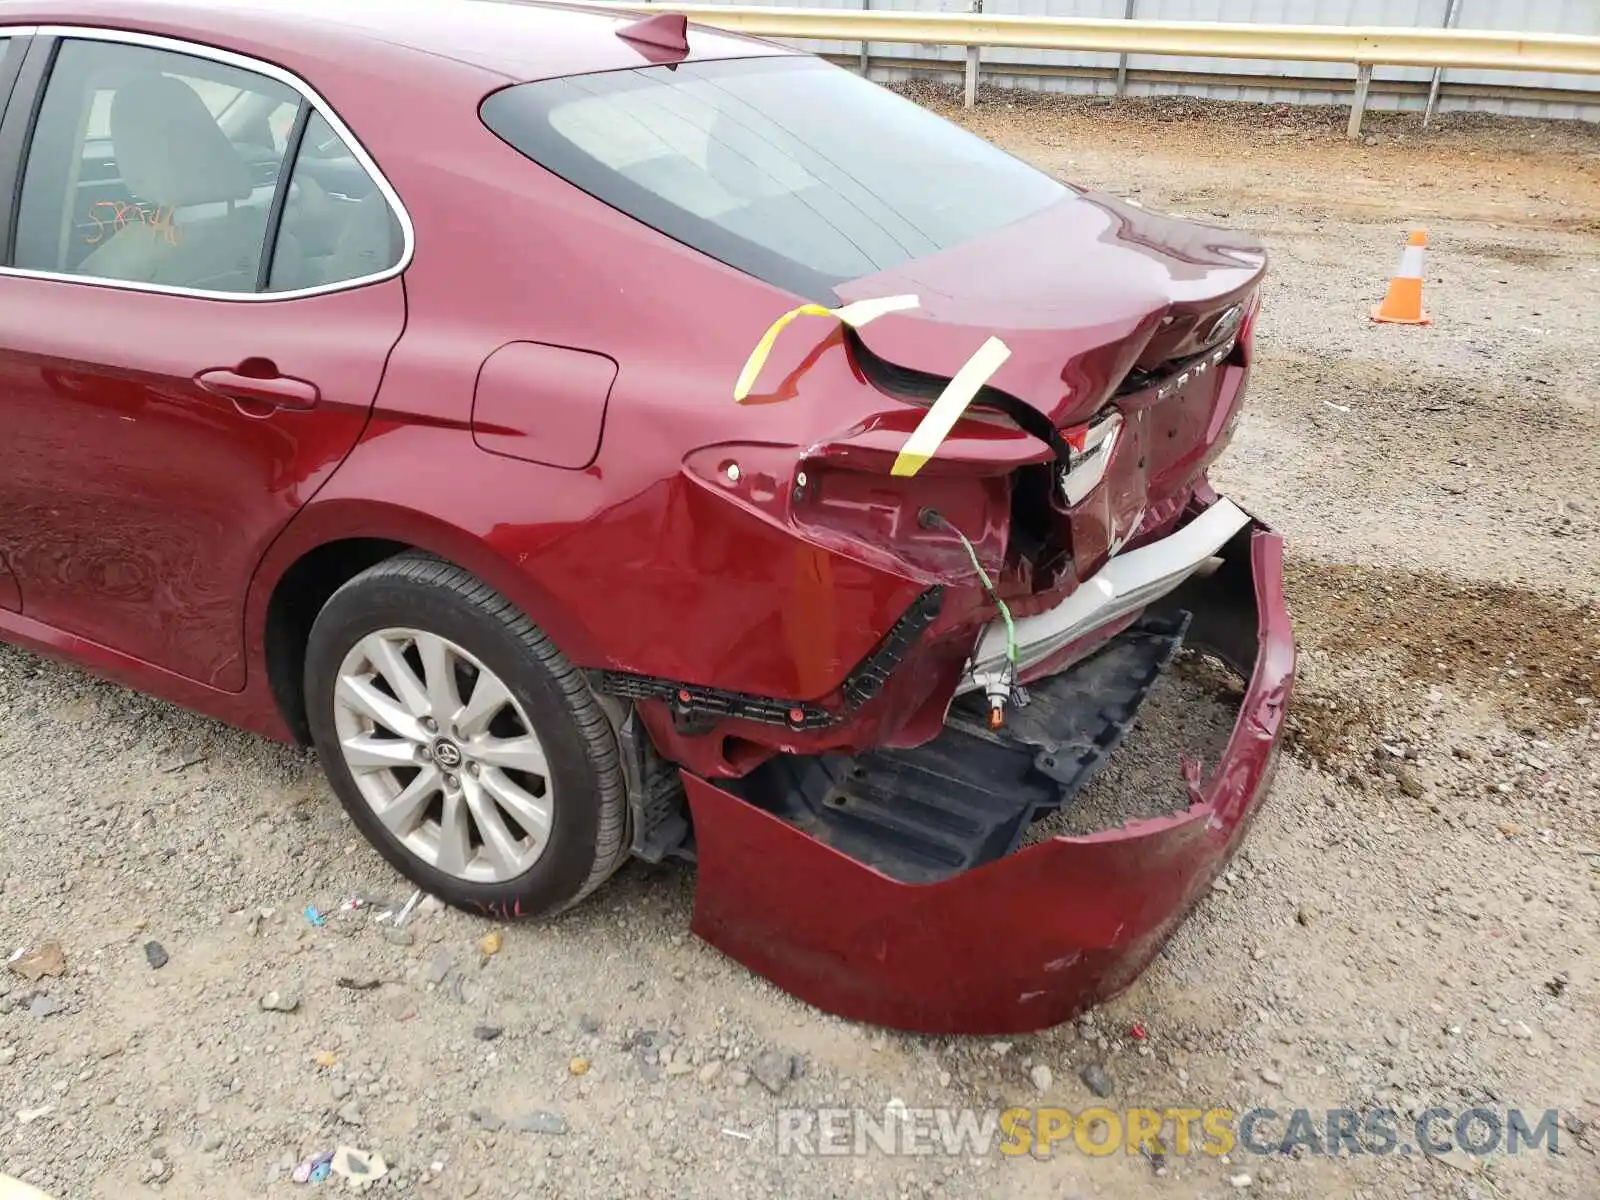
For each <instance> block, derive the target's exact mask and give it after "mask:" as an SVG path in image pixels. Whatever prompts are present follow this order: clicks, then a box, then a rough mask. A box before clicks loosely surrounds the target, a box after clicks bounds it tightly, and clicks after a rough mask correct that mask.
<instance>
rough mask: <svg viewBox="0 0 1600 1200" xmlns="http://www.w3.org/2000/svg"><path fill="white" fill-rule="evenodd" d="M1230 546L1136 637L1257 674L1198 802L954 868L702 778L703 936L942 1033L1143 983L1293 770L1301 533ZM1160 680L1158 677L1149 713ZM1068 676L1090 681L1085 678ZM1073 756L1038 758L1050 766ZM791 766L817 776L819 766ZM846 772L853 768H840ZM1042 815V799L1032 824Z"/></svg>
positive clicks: (824, 992)
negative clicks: (1290, 577) (1280, 757)
mask: <svg viewBox="0 0 1600 1200" xmlns="http://www.w3.org/2000/svg"><path fill="white" fill-rule="evenodd" d="M1220 554H1221V557H1222V559H1223V563H1222V566H1221V567H1220V568H1219V569H1218V570H1217V571H1216V572H1215V573H1213V574H1211V575H1209V576H1207V577H1206V578H1204V579H1201V578H1199V577H1198V576H1197V577H1194V578H1191V579H1189V580H1188V581H1187V582H1185V583H1183V584H1182V585H1181V586H1179V587H1177V588H1176V590H1173V591H1171V592H1170V593H1168V594H1167V595H1166V596H1165V597H1163V598H1162V599H1161V600H1160V601H1159V605H1160V612H1159V613H1157V612H1156V610H1155V607H1154V606H1153V607H1152V609H1151V610H1148V611H1147V618H1152V619H1154V620H1156V622H1157V624H1156V625H1155V626H1148V627H1147V628H1146V629H1145V631H1144V632H1141V633H1138V634H1132V635H1129V636H1131V637H1137V638H1143V639H1145V641H1146V642H1147V643H1148V642H1149V641H1150V639H1152V638H1156V639H1157V640H1158V641H1159V640H1160V639H1159V636H1158V633H1152V632H1151V631H1150V630H1151V629H1158V630H1159V629H1165V630H1169V631H1173V630H1175V631H1176V632H1175V633H1171V635H1170V636H1169V637H1168V641H1169V642H1170V645H1171V648H1172V649H1175V648H1176V644H1177V639H1178V638H1179V637H1181V638H1183V639H1184V640H1185V641H1186V642H1187V644H1189V645H1191V646H1195V647H1198V648H1202V649H1205V650H1208V651H1211V652H1213V653H1215V654H1217V656H1218V657H1220V658H1222V659H1224V660H1225V661H1227V662H1228V663H1229V664H1230V665H1232V666H1233V667H1234V668H1235V669H1236V670H1238V671H1239V672H1240V674H1241V675H1243V676H1245V677H1246V678H1247V679H1248V684H1247V686H1246V688H1245V694H1244V698H1243V701H1242V703H1241V705H1240V709H1239V715H1238V718H1237V721H1236V723H1235V726H1234V729H1233V732H1232V735H1231V737H1230V739H1229V741H1228V744H1227V748H1226V750H1225V752H1224V753H1223V756H1222V758H1221V760H1220V761H1219V762H1218V763H1216V764H1215V765H1214V766H1213V768H1212V770H1211V772H1210V774H1209V776H1208V777H1206V778H1205V779H1204V780H1203V781H1202V780H1201V779H1200V778H1199V774H1198V772H1197V771H1194V772H1191V773H1190V774H1189V775H1188V779H1189V793H1190V795H1189V799H1190V804H1189V807H1188V808H1187V809H1186V810H1184V811H1182V812H1179V813H1176V814H1173V815H1171V816H1166V817H1160V818H1154V819H1147V820H1139V821H1135V822H1132V823H1129V824H1127V825H1125V826H1122V827H1119V828H1115V829H1109V830H1103V831H1100V832H1097V833H1094V834H1090V835H1088V836H1083V837H1064V836H1063V837H1054V838H1051V839H1049V840H1047V841H1041V842H1038V843H1037V844H1034V845H1030V846H1026V847H1023V848H1021V849H1017V848H1015V846H1016V837H1015V835H1014V834H1013V833H1012V832H1011V831H1010V830H1009V829H1008V828H1000V829H999V830H998V832H997V833H996V834H995V835H994V836H992V837H989V838H988V839H987V840H985V839H984V838H982V837H979V838H977V839H976V840H974V841H972V842H971V843H970V844H971V845H973V846H975V847H978V849H977V850H976V851H975V852H974V855H973V857H972V861H970V862H966V861H957V860H952V861H951V862H950V863H948V864H945V865H944V867H943V869H941V866H940V864H939V863H938V861H937V860H936V859H935V858H929V857H928V856H926V855H923V856H922V857H920V858H919V857H916V856H914V855H913V856H911V857H907V856H906V855H905V854H898V855H897V854H896V853H894V852H893V851H892V849H891V850H890V851H889V852H886V854H885V855H883V856H875V855H874V854H872V853H868V852H864V851H863V849H862V847H863V846H865V845H867V844H868V843H867V842H864V841H861V840H860V839H858V840H857V841H855V842H852V841H851V838H850V836H849V834H848V824H847V823H841V822H840V821H834V820H828V821H813V820H808V819H807V817H806V814H805V810H804V809H803V808H794V809H791V810H785V809H784V808H783V807H782V806H781V805H773V804H771V803H761V802H753V800H752V798H750V797H751V796H752V795H753V793H751V790H750V789H749V788H748V787H746V788H745V789H744V791H745V793H746V794H744V795H741V794H740V792H739V790H738V789H739V785H737V784H730V785H728V786H718V785H716V784H712V783H710V782H708V781H706V780H705V779H702V778H700V777H698V776H695V775H693V774H690V773H688V772H685V773H684V782H685V785H686V788H687V791H688V799H689V804H690V808H691V811H692V814H693V819H694V828H695V842H696V851H697V857H698V861H699V877H698V881H697V884H696V895H695V911H694V922H693V928H694V931H695V932H696V933H697V934H698V935H699V936H700V937H702V938H704V939H705V940H706V941H708V942H709V943H711V944H712V945H714V946H716V947H718V948H719V949H720V950H722V951H723V952H724V953H726V954H728V955H729V956H730V957H732V958H734V959H736V960H738V961H739V962H741V963H743V964H744V965H745V966H747V967H749V968H750V969H751V970H753V971H756V972H757V973H759V974H761V975H765V976H766V977H767V978H769V979H771V980H772V981H773V982H775V983H777V984H778V985H779V986H781V987H783V988H784V989H785V990H787V991H789V992H791V993H793V994H794V995H796V996H799V997H800V998H801V999H804V1000H806V1001H808V1002H810V1003H812V1004H815V1005H816V1006H818V1007H819V1008H822V1009H825V1010H827V1011H829V1012H833V1013H837V1014H839V1015H841V1016H845V1017H849V1018H852V1019H857V1020H863V1021H870V1022H874V1023H876V1024H880V1025H886V1026H891V1027H895V1028H900V1029H906V1030H914V1031H921V1032H928V1033H967V1034H974V1033H1011V1032H1023V1031H1027V1030H1034V1029H1041V1028H1044V1027H1047V1026H1050V1025H1055V1024H1058V1023H1060V1022H1062V1021H1065V1020H1068V1019H1070V1018H1071V1017H1072V1016H1073V1015H1075V1014H1076V1013H1078V1012H1079V1011H1081V1010H1083V1009H1085V1008H1087V1007H1089V1006H1091V1005H1093V1004H1096V1003H1098V1002H1100V1001H1102V1000H1104V999H1106V998H1107V997H1109V996H1111V995H1113V994H1115V993H1116V992H1118V991H1120V990H1121V989H1122V988H1124V987H1126V986H1127V985H1128V984H1129V983H1130V982H1132V981H1133V979H1134V978H1136V977H1137V975H1138V974H1139V973H1140V972H1141V971H1142V970H1143V969H1144V967H1145V966H1146V965H1147V964H1148V963H1149V962H1150V960H1151V959H1152V958H1153V957H1154V956H1155V954H1156V953H1157V952H1158V950H1159V949H1160V947H1161V945H1162V943H1163V942H1164V941H1165V939H1166V938H1167V936H1168V935H1169V934H1170V933H1171V931H1172V930H1173V928H1174V927H1175V926H1176V925H1177V924H1178V923H1179V922H1180V921H1181V920H1182V918H1183V916H1184V914H1185V913H1186V912H1187V911H1188V909H1189V908H1190V906H1191V905H1192V904H1193V903H1194V901H1195V900H1196V899H1197V898H1198V897H1199V896H1200V895H1201V894H1202V893H1203V892H1204V891H1205V890H1206V888H1207V887H1208V886H1209V884H1210V882H1211V880H1212V879H1213V878H1214V877H1215V875H1216V874H1217V873H1218V871H1219V870H1220V869H1221V868H1222V866H1223V865H1224V864H1225V863H1226V861H1227V860H1228V858H1229V857H1230V856H1231V854H1232V853H1233V851H1234V849H1235V847H1236V846H1237V844H1238V842H1239V839H1240V838H1241V836H1242V835H1243V833H1244V830H1245V829H1246V828H1247V826H1248V824H1249V820H1250V817H1251V815H1252V814H1253V812H1254V810H1255V808H1256V807H1257V805H1258V804H1259V803H1260V801H1261V800H1262V798H1263V797H1264V796H1265V794H1266V791H1267V787H1268V784H1269V782H1270V779H1271V776H1272V773H1273V768H1274V766H1275V763H1276V756H1277V752H1278V745H1279V739H1280V737H1281V734H1282V729H1283V719H1284V711H1285V707H1286V705H1287V702H1288V698H1289V692H1290V688H1291V685H1292V681H1293V675H1294V658H1295V652H1294V641H1293V636H1292V633H1291V630H1290V626H1289V620H1288V614H1287V612H1286V611H1285V608H1284V603H1283V589H1282V582H1283V577H1282V563H1283V546H1282V540H1281V538H1280V537H1279V536H1278V535H1276V534H1274V533H1272V532H1270V531H1269V530H1266V529H1265V528H1263V527H1261V526H1259V525H1255V524H1253V523H1252V524H1249V525H1246V526H1245V527H1244V528H1242V529H1241V530H1239V532H1238V533H1237V534H1236V535H1235V536H1234V537H1233V538H1232V539H1231V540H1230V541H1228V543H1227V544H1226V545H1225V546H1223V547H1222V548H1221V551H1220ZM1161 620H1165V621H1166V624H1165V625H1161V624H1160V621H1161ZM1113 649H1115V644H1113ZM1124 649H1125V650H1126V651H1127V653H1129V654H1130V655H1133V657H1131V658H1129V660H1128V661H1129V662H1130V663H1131V662H1134V661H1136V660H1137V661H1141V662H1146V663H1147V664H1148V663H1153V664H1154V665H1153V668H1152V669H1153V670H1154V671H1156V672H1158V671H1159V670H1160V668H1161V667H1162V666H1164V665H1165V662H1166V658H1169V657H1170V651H1169V652H1168V653H1167V655H1166V657H1163V658H1161V659H1160V661H1155V659H1153V658H1150V656H1149V655H1146V657H1145V658H1144V659H1139V658H1138V654H1137V653H1136V652H1135V651H1136V646H1135V643H1134V642H1127V643H1125V644H1124ZM1105 661H1108V660H1102V663H1101V668H1100V669H1102V670H1104V669H1105V665H1104V664H1105ZM1093 662H1094V660H1093V659H1091V660H1089V661H1088V662H1087V663H1085V664H1083V665H1081V666H1080V667H1075V668H1074V669H1073V670H1074V671H1080V670H1084V669H1087V668H1088V667H1089V666H1090V665H1091V664H1092V663H1093ZM1140 669H1141V670H1144V669H1145V668H1140ZM1070 674H1071V672H1069V673H1067V675H1070ZM1067 675H1063V676H1062V677H1060V678H1061V679H1063V680H1067ZM1148 682H1149V680H1144V681H1143V682H1141V683H1140V684H1139V688H1138V689H1137V690H1138V693H1139V694H1138V696H1137V699H1135V700H1134V701H1133V709H1134V710H1136V708H1137V703H1138V701H1139V700H1142V698H1143V694H1144V693H1145V692H1146V691H1147V690H1148ZM1063 687H1068V688H1069V690H1070V681H1068V683H1064V684H1063ZM1023 711H1024V712H1026V711H1027V710H1023ZM1063 711H1065V710H1063ZM1129 723H1131V711H1130V712H1129V713H1128V714H1127V717H1126V719H1125V720H1122V721H1120V723H1119V722H1118V721H1117V720H1115V719H1114V720H1113V721H1112V722H1111V724H1112V725H1113V726H1116V727H1117V733H1116V735H1115V736H1114V737H1113V738H1112V739H1111V741H1110V742H1109V743H1108V744H1106V745H1102V746H1099V747H1098V748H1096V747H1090V753H1088V754H1087V755H1086V756H1085V757H1084V760H1083V761H1085V762H1091V761H1092V760H1093V759H1094V758H1096V757H1097V754H1096V753H1095V751H1096V750H1098V751H1109V749H1110V748H1111V747H1112V746H1114V744H1115V740H1116V737H1120V730H1121V729H1122V728H1125V727H1126V725H1127V724H1129ZM950 737H951V738H955V737H957V735H956V734H951V735H950ZM1069 741H1070V738H1069ZM951 744H960V743H952V742H950V741H949V740H948V739H947V738H945V737H941V739H939V740H938V742H936V743H933V744H930V747H928V748H925V751H926V754H928V755H933V756H934V757H935V758H937V755H938V754H940V753H949V751H948V746H949V745H951ZM941 747H943V749H941ZM906 753H907V754H908V755H920V754H924V750H918V751H912V752H906ZM812 761H813V762H814V761H815V760H812ZM862 761H863V762H865V760H862ZM926 761H927V759H926V757H924V758H923V759H922V760H919V762H918V764H917V766H916V769H918V770H921V769H922V766H923V765H925V763H926ZM1045 763H1047V764H1048V766H1045V765H1041V764H1045ZM845 764H846V765H845V768H844V771H845V776H844V777H845V780H846V783H848V778H847V777H848V775H849V774H850V773H852V772H853V773H855V774H857V775H862V776H866V775H867V774H868V770H867V768H866V767H865V766H857V767H851V766H849V760H845ZM1054 765H1055V764H1054V763H1053V762H1050V761H1049V760H1047V759H1046V760H1040V762H1036V763H1035V764H1034V766H1035V770H1039V771H1045V772H1046V773H1052V772H1051V771H1050V768H1053V767H1054ZM787 769H789V770H791V773H792V774H793V775H794V777H795V779H796V780H797V781H798V780H799V778H800V775H801V774H802V773H803V771H804V770H810V768H809V767H805V768H802V766H800V765H791V766H790V767H789V768H787ZM871 769H872V770H873V771H880V770H881V767H879V766H877V765H874V766H873V767H872V768H871ZM1179 769H1180V766H1179V764H1178V763H1174V764H1173V770H1174V771H1175V772H1176V771H1178V770H1179ZM828 770H831V771H834V772H835V773H836V774H837V773H838V768H837V766H834V765H829V766H828ZM814 773H815V772H814V771H812V774H814ZM1082 774H1084V773H1080V777H1077V778H1069V777H1068V776H1066V775H1062V774H1059V773H1054V777H1055V778H1056V779H1057V780H1058V781H1065V782H1069V783H1070V784H1071V786H1070V788H1068V789H1067V790H1066V791H1064V792H1063V795H1065V796H1066V797H1067V799H1066V802H1067V803H1070V802H1071V801H1070V797H1071V795H1072V794H1075V792H1076V790H1077V788H1078V787H1081V786H1082V783H1083V782H1084V779H1083V778H1082V777H1081V775H1082ZM969 776H970V773H969ZM1038 782H1039V781H1038V780H1037V779H1034V778H1033V777H1032V776H1030V777H1029V778H1028V780H1026V781H1024V780H1018V781H1017V782H1016V787H1015V788H1013V787H1011V786H1010V785H1008V786H1007V789H1006V791H1005V793H1004V794H1003V795H1002V794H1001V793H999V792H996V793H995V794H994V800H995V802H996V804H997V805H999V806H1002V807H1003V805H1004V804H1005V803H1006V802H1007V801H1008V800H1009V799H1010V797H1011V796H1012V795H1013V794H1014V793H1015V791H1016V789H1017V788H1025V787H1028V786H1033V785H1035V784H1037V783H1038ZM796 786H797V787H799V786H800V784H799V783H798V782H797V783H796ZM755 800H756V801H759V800H760V797H759V796H755ZM913 803H914V801H912V800H908V801H907V804H908V805H911V804H913ZM884 808H885V809H890V810H892V806H884ZM827 815H828V816H830V817H831V816H832V815H833V814H827ZM974 815H981V814H973V813H967V814H963V813H961V812H960V811H956V812H955V813H954V815H952V814H951V813H948V812H940V813H936V814H935V816H936V818H937V819H938V820H950V821H960V820H963V819H965V817H967V816H974ZM1030 815H1031V814H1030V812H1029V811H1028V810H1026V809H1024V810H1023V813H1022V817H1023V819H1022V820H1021V822H1020V824H1023V825H1025V824H1026V819H1027V818H1028V817H1029V816H1030ZM876 819H877V820H878V822H879V824H878V825H877V826H874V836H886V837H887V838H888V839H889V841H890V842H892V841H893V840H894V838H895V837H896V836H897V834H896V829H895V826H894V818H893V813H892V811H888V812H887V815H885V811H884V810H883V809H880V811H879V813H878V815H877V818H876ZM922 828H924V829H925V828H926V824H924V826H923V827H922ZM841 830H843V831H844V832H841ZM901 832H905V831H901ZM911 832H913V833H914V832H916V830H911ZM908 836H909V835H908ZM902 840H904V839H902ZM912 840H913V841H914V839H912ZM907 844H910V843H909V842H908V843H907ZM959 857H960V856H959V855H958V856H957V859H959ZM872 864H875V865H872ZM908 864H909V865H908Z"/></svg>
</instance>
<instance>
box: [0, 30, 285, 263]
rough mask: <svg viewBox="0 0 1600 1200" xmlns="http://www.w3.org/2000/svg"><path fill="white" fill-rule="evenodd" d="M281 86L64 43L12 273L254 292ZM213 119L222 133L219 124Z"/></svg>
mask: <svg viewBox="0 0 1600 1200" xmlns="http://www.w3.org/2000/svg"><path fill="white" fill-rule="evenodd" d="M286 103H287V104H290V105H298V103H299V97H298V95H297V94H296V93H295V92H294V91H293V89H291V88H288V87H286V86H285V85H283V84H281V83H279V82H277V81H276V80H273V79H268V78H266V77H264V76H261V75H256V74H254V73H252V72H249V71H242V70H239V69H237V68H235V67H230V66H226V65H224V64H221V63H215V62H212V61H210V60H208V59H203V58H199V57H191V56H189V55H183V54H173V53H170V52H168V51H165V50H155V49H151V48H148V47H144V46H127V45H122V44H119V43H115V42H95V41H67V42H65V43H63V44H62V46H61V47H60V50H59V52H58V54H57V56H56V63H55V67H54V69H53V70H52V72H51V75H50V81H49V83H48V85H47V86H46V89H45V94H44V101H43V103H42V105H41V106H40V110H39V118H38V122H37V124H36V125H35V128H34V132H33V140H32V143H31V145H30V146H29V150H28V160H27V165H26V167H25V169H24V172H23V180H22V197H21V203H20V205H19V208H18V214H17V237H16V250H15V259H14V261H15V265H16V266H18V267H24V268H28V269H32V270H39V271H52V272H57V273H61V274H69V275H87V276H95V277H98V278H102V279H118V280H127V281H131V282H139V283H155V284H163V285H167V286H172V287H186V288H197V289H201V290H206V291H217V292H251V291H255V290H256V286H257V280H258V277H259V275H260V265H261V257H262V253H263V250H264V248H265V245H266V230H267V219H268V216H269V214H270V211H271V208H272V197H273V192H274V190H275V188H276V184H277V179H278V176H279V174H280V170H281V167H282V165H283V156H284V152H283V149H282V148H281V147H277V146H275V145H274V144H273V140H272V138H271V135H270V130H269V128H268V124H267V122H266V120H265V117H266V114H267V113H269V112H270V111H272V110H274V109H277V108H279V107H280V106H281V105H283V104H286ZM224 122H226V128H225V127H224Z"/></svg>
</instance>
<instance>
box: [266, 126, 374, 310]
mask: <svg viewBox="0 0 1600 1200" xmlns="http://www.w3.org/2000/svg"><path fill="white" fill-rule="evenodd" d="M403 250H404V241H403V235H402V234H401V232H400V223H399V222H398V221H397V220H396V219H395V215H394V210H393V209H392V208H390V207H389V202H388V200H387V199H386V198H385V197H384V194H383V192H382V191H380V190H379V188H378V185H377V182H376V181H375V180H374V179H373V178H372V176H371V175H369V174H368V173H367V169H366V168H365V167H363V166H362V165H361V163H360V161H359V160H358V159H357V158H356V156H355V154H354V153H352V152H351V149H350V147H349V146H348V145H346V144H345V141H344V139H343V138H341V137H340V136H339V135H338V134H337V133H335V132H334V131H333V127H332V126H330V125H329V124H328V122H327V121H326V120H325V119H324V118H323V116H322V114H321V113H319V112H316V111H314V110H311V111H308V113H307V114H306V117H305V129H304V131H303V132H302V133H301V134H300V144H299V148H298V150H297V152H296V154H295V159H294V169H293V172H292V173H291V174H290V176H289V195H288V196H287V198H286V199H285V201H284V205H283V225H282V228H281V230H280V232H279V234H278V244H277V246H276V248H275V250H274V253H273V257H272V274H271V277H270V280H269V284H268V288H269V290H271V291H274V292H282V291H288V290H290V289H293V288H303V287H315V286H317V285H320V284H330V283H345V282H347V281H349V280H352V279H364V278H367V277H368V276H371V275H377V274H379V273H381V272H383V271H387V270H388V269H389V268H390V267H393V266H394V265H395V264H396V263H398V262H399V261H400V255H401V253H402V252H403Z"/></svg>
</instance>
